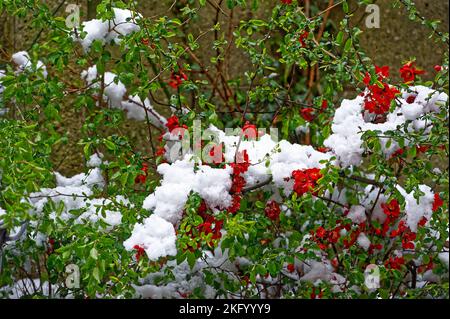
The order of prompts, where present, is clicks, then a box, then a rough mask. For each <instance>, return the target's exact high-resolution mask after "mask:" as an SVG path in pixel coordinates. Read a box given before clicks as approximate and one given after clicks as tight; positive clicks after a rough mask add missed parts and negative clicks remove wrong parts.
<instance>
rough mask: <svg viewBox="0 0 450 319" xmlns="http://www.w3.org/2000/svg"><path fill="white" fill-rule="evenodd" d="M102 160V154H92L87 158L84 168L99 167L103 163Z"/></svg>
mask: <svg viewBox="0 0 450 319" xmlns="http://www.w3.org/2000/svg"><path fill="white" fill-rule="evenodd" d="M102 158H103V154H102V153H98V154H97V153H94V154H92V155H91V156H90V157H89V160H88V161H87V162H86V166H87V167H90V168H95V167H99V166H100V165H101V164H102V162H103V160H102Z"/></svg>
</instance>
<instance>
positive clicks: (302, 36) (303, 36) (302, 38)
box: [298, 31, 309, 48]
mask: <svg viewBox="0 0 450 319" xmlns="http://www.w3.org/2000/svg"><path fill="white" fill-rule="evenodd" d="M308 35H309V32H308V31H303V32H302V33H301V34H300V36H299V38H298V41H299V42H300V44H301V46H302V48H304V47H306V42H305V40H306V39H307V38H308Z"/></svg>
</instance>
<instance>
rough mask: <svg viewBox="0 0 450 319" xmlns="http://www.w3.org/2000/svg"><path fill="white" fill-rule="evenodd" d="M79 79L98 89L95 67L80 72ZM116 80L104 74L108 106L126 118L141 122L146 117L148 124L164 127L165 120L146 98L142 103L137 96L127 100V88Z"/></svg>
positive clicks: (98, 81) (114, 76)
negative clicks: (122, 111)
mask: <svg viewBox="0 0 450 319" xmlns="http://www.w3.org/2000/svg"><path fill="white" fill-rule="evenodd" d="M81 78H82V79H84V80H85V81H86V83H87V84H88V85H89V86H90V87H92V88H95V89H100V87H101V79H100V78H99V77H98V73H97V66H96V65H93V66H91V67H89V68H88V69H87V70H84V71H82V72H81ZM116 78H117V75H116V74H114V73H112V72H105V73H104V79H103V82H104V85H103V86H104V90H103V93H104V96H105V99H107V101H108V104H109V106H110V107H112V108H117V109H121V110H124V111H125V112H126V114H127V118H129V119H133V120H138V121H143V120H146V119H147V115H148V119H149V121H150V123H152V124H154V125H155V126H157V127H160V128H161V127H164V125H165V124H166V122H167V121H166V119H165V118H164V117H163V116H161V115H159V114H158V112H156V111H155V109H154V108H153V107H152V105H151V103H150V100H149V99H148V98H146V99H145V100H144V102H142V100H141V98H139V96H137V95H134V96H131V95H130V96H128V99H127V88H126V87H125V85H124V84H123V83H122V82H121V81H118V80H116ZM116 82H117V83H116ZM146 110H147V112H146ZM146 113H147V114H146Z"/></svg>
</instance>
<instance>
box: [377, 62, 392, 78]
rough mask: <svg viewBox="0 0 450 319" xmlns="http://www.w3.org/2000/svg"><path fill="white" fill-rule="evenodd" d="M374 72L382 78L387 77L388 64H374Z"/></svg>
mask: <svg viewBox="0 0 450 319" xmlns="http://www.w3.org/2000/svg"><path fill="white" fill-rule="evenodd" d="M375 73H376V74H377V75H380V76H381V77H383V78H387V77H389V66H387V65H384V66H376V65H375Z"/></svg>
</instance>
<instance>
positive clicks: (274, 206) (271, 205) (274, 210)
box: [264, 201, 281, 221]
mask: <svg viewBox="0 0 450 319" xmlns="http://www.w3.org/2000/svg"><path fill="white" fill-rule="evenodd" d="M280 212H281V210H280V206H279V205H278V203H277V202H276V201H270V202H268V203H267V205H266V208H265V209H264V213H265V214H266V216H267V217H268V218H269V219H271V220H274V221H275V220H278V219H279V218H280Z"/></svg>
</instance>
